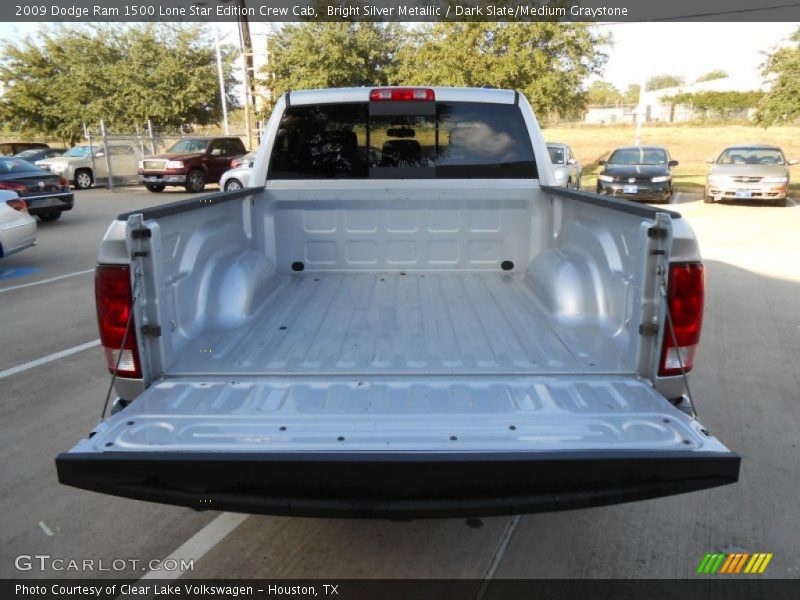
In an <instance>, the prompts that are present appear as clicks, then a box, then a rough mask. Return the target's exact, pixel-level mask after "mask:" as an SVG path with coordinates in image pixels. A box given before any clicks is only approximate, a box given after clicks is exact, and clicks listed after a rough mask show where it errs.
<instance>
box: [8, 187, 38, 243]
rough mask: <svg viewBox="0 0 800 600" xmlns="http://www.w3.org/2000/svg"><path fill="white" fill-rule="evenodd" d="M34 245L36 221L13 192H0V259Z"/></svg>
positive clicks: (23, 201)
mask: <svg viewBox="0 0 800 600" xmlns="http://www.w3.org/2000/svg"><path fill="white" fill-rule="evenodd" d="M35 243H36V219H34V218H33V217H32V216H30V215H29V214H28V205H27V204H26V203H25V200H22V199H20V198H19V197H18V196H17V194H16V193H14V192H6V191H0V258H6V257H7V256H11V255H12V254H16V253H17V252H22V251H23V250H25V249H26V248H30V247H31V246H33V245H34V244H35Z"/></svg>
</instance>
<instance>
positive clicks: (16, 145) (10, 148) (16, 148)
mask: <svg viewBox="0 0 800 600" xmlns="http://www.w3.org/2000/svg"><path fill="white" fill-rule="evenodd" d="M49 147H50V146H48V145H47V144H43V143H41V142H3V143H2V144H0V156H14V155H15V154H19V153H20V152H22V151H24V150H34V149H42V148H49Z"/></svg>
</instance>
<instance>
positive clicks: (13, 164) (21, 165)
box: [0, 158, 42, 175]
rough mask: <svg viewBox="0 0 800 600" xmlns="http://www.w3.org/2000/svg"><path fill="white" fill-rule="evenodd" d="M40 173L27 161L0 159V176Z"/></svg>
mask: <svg viewBox="0 0 800 600" xmlns="http://www.w3.org/2000/svg"><path fill="white" fill-rule="evenodd" d="M31 171H33V172H35V173H41V172H42V170H41V169H40V168H39V167H37V166H36V165H34V164H31V163H29V162H28V161H27V160H22V159H21V158H0V175H7V174H9V173H30V172H31Z"/></svg>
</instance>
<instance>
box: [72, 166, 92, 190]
mask: <svg viewBox="0 0 800 600" xmlns="http://www.w3.org/2000/svg"><path fill="white" fill-rule="evenodd" d="M74 183H75V187H76V188H78V189H79V190H88V189H89V188H90V187H92V172H91V171H90V170H89V169H79V170H78V171H76V172H75V182H74Z"/></svg>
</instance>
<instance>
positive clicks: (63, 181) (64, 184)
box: [58, 177, 69, 187]
mask: <svg viewBox="0 0 800 600" xmlns="http://www.w3.org/2000/svg"><path fill="white" fill-rule="evenodd" d="M58 185H60V186H61V187H69V181H67V180H66V179H64V178H63V177H61V178H60V179H59V180H58Z"/></svg>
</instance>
